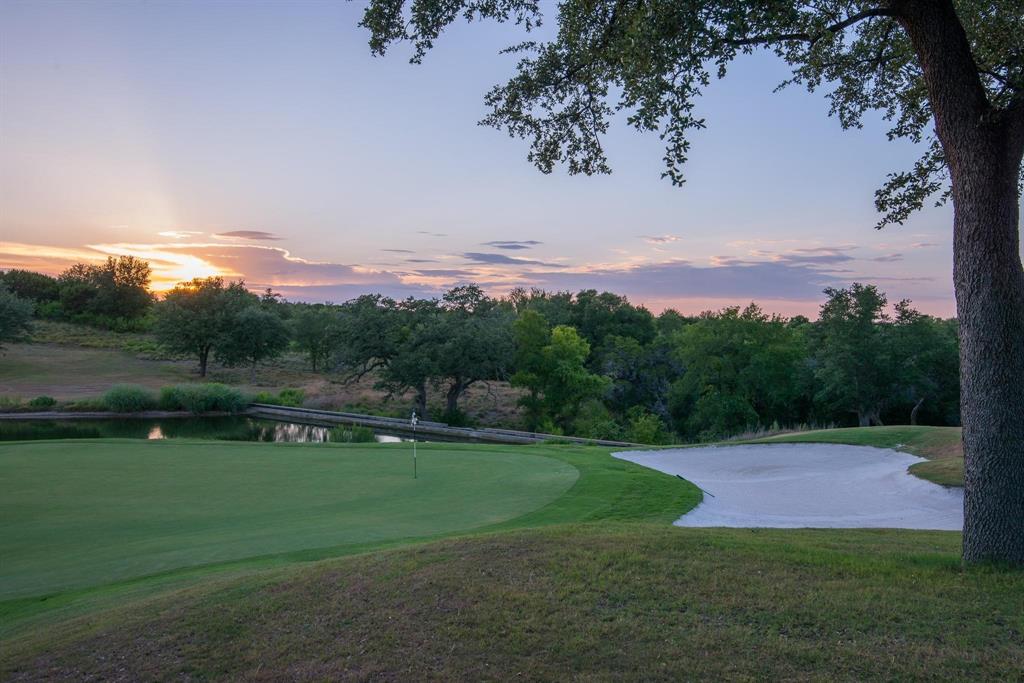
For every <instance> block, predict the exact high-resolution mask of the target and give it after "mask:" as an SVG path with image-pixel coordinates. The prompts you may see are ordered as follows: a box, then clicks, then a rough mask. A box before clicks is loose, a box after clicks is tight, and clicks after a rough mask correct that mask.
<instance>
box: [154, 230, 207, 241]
mask: <svg viewBox="0 0 1024 683" xmlns="http://www.w3.org/2000/svg"><path fill="white" fill-rule="evenodd" d="M202 234H203V233H201V232H198V231H196V230H164V231H163V232H158V233H157V235H159V236H160V237H167V238H170V239H172V240H183V239H187V238H189V237H195V236H197V235H202Z"/></svg>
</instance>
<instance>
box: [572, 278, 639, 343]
mask: <svg viewBox="0 0 1024 683" xmlns="http://www.w3.org/2000/svg"><path fill="white" fill-rule="evenodd" d="M571 325H572V326H573V327H575V328H576V331H577V332H579V334H580V336H582V337H583V338H584V339H586V340H587V342H588V343H589V344H590V347H591V348H592V349H595V350H597V349H600V348H601V347H602V346H604V343H605V340H607V339H608V338H609V337H612V336H615V337H628V338H630V339H635V340H636V341H638V342H639V343H640V344H641V345H646V344H649V343H650V342H651V341H652V340H653V339H654V337H655V335H656V334H657V333H658V330H657V324H656V323H655V319H654V316H653V315H651V312H650V311H648V310H647V309H646V308H644V307H642V306H634V305H633V304H631V303H629V300H628V299H627V298H626V297H624V296H619V295H618V294H612V293H611V292H601V293H600V294H598V293H597V290H594V289H585V290H583V291H581V292H579V293H578V294H577V295H576V300H575V302H574V303H573V305H572V317H571Z"/></svg>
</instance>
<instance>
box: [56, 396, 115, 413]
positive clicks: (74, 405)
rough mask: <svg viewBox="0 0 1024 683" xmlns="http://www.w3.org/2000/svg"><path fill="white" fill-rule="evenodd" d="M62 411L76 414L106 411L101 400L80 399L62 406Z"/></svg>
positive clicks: (105, 406) (104, 404) (105, 405)
mask: <svg viewBox="0 0 1024 683" xmlns="http://www.w3.org/2000/svg"><path fill="white" fill-rule="evenodd" d="M64 410H70V411H72V412H76V413H96V412H104V411H106V410H107V404H106V403H105V402H104V400H103V399H102V398H80V399H78V400H77V401H72V402H71V403H68V404H67V405H66V406H64Z"/></svg>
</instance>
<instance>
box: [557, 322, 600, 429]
mask: <svg viewBox="0 0 1024 683" xmlns="http://www.w3.org/2000/svg"><path fill="white" fill-rule="evenodd" d="M542 355H543V359H544V362H543V366H542V367H543V370H544V372H543V375H542V377H543V379H544V383H543V392H544V406H545V408H546V410H547V413H548V415H550V416H551V417H552V419H553V420H554V422H555V423H556V424H559V425H561V426H562V427H568V426H569V425H570V424H571V423H572V421H573V419H575V417H576V412H577V411H578V410H579V407H580V404H582V403H583V402H584V401H586V400H587V399H591V398H598V397H600V396H601V395H602V394H603V393H604V391H605V390H606V389H607V387H608V379H607V378H606V377H602V376H601V375H596V374H594V373H592V372H590V371H589V370H588V369H587V357H588V356H589V355H590V344H588V343H587V340H586V339H584V338H583V337H582V336H580V334H579V333H578V332H576V330H575V329H573V328H572V327H569V326H568V325H558V326H556V327H554V328H552V330H551V341H550V342H549V343H548V345H547V346H545V347H544V349H543V350H542Z"/></svg>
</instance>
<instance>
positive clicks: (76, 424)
mask: <svg viewBox="0 0 1024 683" xmlns="http://www.w3.org/2000/svg"><path fill="white" fill-rule="evenodd" d="M343 431H344V429H342V430H338V429H337V428H335V430H332V428H330V427H318V426H316V425H307V424H299V423H295V422H277V421H276V420H260V419H256V418H251V417H244V416H234V417H192V418H167V419H159V420H154V419H130V418H129V419H116V420H0V441H20V440H34V439H99V438H121V439H220V440H226V441H264V442H268V443H271V442H276V443H324V442H328V441H338V440H349V439H344V438H342V437H343V436H344V435H343V434H342V432H343ZM374 439H375V440H376V441H377V442H378V443H394V442H398V441H403V439H402V438H401V437H398V436H393V435H390V434H374Z"/></svg>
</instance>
